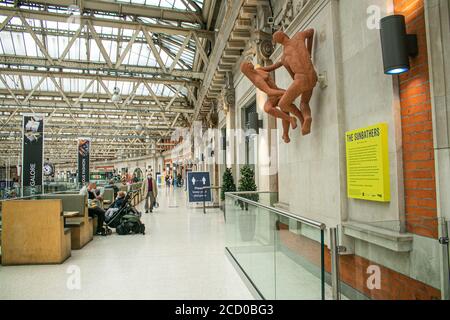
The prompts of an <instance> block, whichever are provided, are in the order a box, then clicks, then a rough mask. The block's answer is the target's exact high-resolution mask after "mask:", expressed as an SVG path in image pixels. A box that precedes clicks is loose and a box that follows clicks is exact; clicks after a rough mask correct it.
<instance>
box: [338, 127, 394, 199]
mask: <svg viewBox="0 0 450 320" xmlns="http://www.w3.org/2000/svg"><path fill="white" fill-rule="evenodd" d="M345 141H346V142H345V146H346V157H347V193H348V197H349V198H354V199H363V200H370V201H379V202H389V201H390V200H391V192H390V181H389V153H388V151H389V150H388V126H387V124H386V123H381V124H377V125H374V126H370V127H367V128H361V129H357V130H353V131H349V132H347V133H346V134H345Z"/></svg>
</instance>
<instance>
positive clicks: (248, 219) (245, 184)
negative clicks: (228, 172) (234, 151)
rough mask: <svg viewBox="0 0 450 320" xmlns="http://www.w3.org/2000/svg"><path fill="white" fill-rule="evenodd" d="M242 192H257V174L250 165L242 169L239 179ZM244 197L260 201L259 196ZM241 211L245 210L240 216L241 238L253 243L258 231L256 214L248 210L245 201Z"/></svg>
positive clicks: (241, 202)
mask: <svg viewBox="0 0 450 320" xmlns="http://www.w3.org/2000/svg"><path fill="white" fill-rule="evenodd" d="M238 190H239V191H240V192H245V191H250V192H252V191H257V187H256V183H255V172H254V171H253V169H252V168H251V167H250V166H249V165H245V166H243V167H242V169H241V178H240V179H239V188H238ZM241 196H242V197H244V198H246V199H248V200H252V201H256V202H257V201H258V200H259V195H258V194H246V195H241ZM239 204H240V206H241V209H242V210H244V209H245V210H244V212H242V213H241V214H240V215H239V218H238V221H239V231H240V233H241V238H242V240H243V241H251V240H253V238H254V237H255V231H256V214H255V213H254V212H252V211H249V210H248V203H245V202H243V201H239Z"/></svg>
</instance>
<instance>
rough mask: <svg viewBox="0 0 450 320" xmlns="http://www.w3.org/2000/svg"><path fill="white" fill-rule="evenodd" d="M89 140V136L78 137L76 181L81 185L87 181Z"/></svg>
mask: <svg viewBox="0 0 450 320" xmlns="http://www.w3.org/2000/svg"><path fill="white" fill-rule="evenodd" d="M90 151H91V140H90V139H89V138H79V139H78V182H79V183H80V184H81V185H82V186H83V185H85V183H86V182H89V153H90Z"/></svg>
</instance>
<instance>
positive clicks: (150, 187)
mask: <svg viewBox="0 0 450 320" xmlns="http://www.w3.org/2000/svg"><path fill="white" fill-rule="evenodd" d="M144 188H145V189H144V194H145V213H148V211H149V210H150V212H153V205H154V204H155V202H156V197H157V196H158V188H157V187H156V181H155V180H154V179H153V177H152V174H151V173H149V174H148V175H147V179H145V185H144ZM149 199H150V204H149V203H148V201H149Z"/></svg>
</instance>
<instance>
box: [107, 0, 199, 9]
mask: <svg viewBox="0 0 450 320" xmlns="http://www.w3.org/2000/svg"><path fill="white" fill-rule="evenodd" d="M115 2H120V3H131V4H145V5H150V6H157V7H161V8H169V9H179V10H189V11H192V10H195V8H194V7H193V6H192V5H190V4H189V2H188V1H185V2H184V3H183V1H182V0H116V1H115ZM192 2H195V3H196V4H197V5H198V6H199V7H200V8H203V0H193V1H192ZM185 3H186V4H188V5H189V8H186V5H185Z"/></svg>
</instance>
